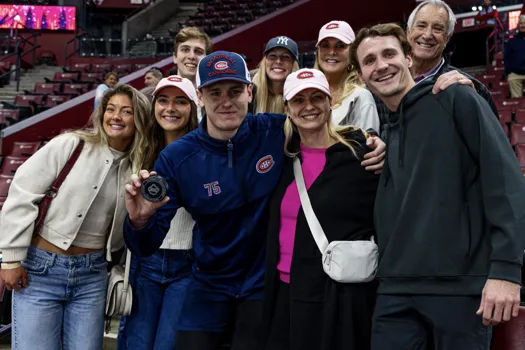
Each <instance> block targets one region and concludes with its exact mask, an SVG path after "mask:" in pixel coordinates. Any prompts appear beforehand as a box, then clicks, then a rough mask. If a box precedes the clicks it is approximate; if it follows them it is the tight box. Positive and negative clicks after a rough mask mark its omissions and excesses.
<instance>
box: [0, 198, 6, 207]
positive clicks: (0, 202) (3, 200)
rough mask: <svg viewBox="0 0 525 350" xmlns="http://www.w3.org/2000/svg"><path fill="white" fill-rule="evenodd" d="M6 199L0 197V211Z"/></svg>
mask: <svg viewBox="0 0 525 350" xmlns="http://www.w3.org/2000/svg"><path fill="white" fill-rule="evenodd" d="M6 199H7V197H0V210H2V207H3V206H4V203H5V200H6Z"/></svg>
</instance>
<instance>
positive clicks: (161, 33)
mask: <svg viewBox="0 0 525 350" xmlns="http://www.w3.org/2000/svg"><path fill="white" fill-rule="evenodd" d="M199 6H201V3H197V2H196V3H189V2H188V3H183V4H182V5H181V6H180V9H179V12H177V13H176V14H175V16H174V17H173V18H171V19H169V20H168V21H167V22H166V23H163V24H161V25H160V26H158V27H157V28H156V29H155V30H153V31H152V32H151V33H150V34H151V35H152V36H153V37H154V38H169V37H170V33H169V29H171V30H174V31H176V30H178V29H179V22H184V21H185V20H187V19H188V18H189V17H190V16H191V15H193V14H194V13H195V12H197V8H198V7H199ZM156 51H157V44H156V43H155V42H154V41H149V40H145V41H140V42H139V43H137V44H135V45H133V46H132V47H131V49H130V50H129V54H130V56H151V55H152V53H154V52H156Z"/></svg>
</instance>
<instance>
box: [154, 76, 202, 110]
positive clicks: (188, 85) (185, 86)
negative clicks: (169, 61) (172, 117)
mask: <svg viewBox="0 0 525 350" xmlns="http://www.w3.org/2000/svg"><path fill="white" fill-rule="evenodd" d="M169 86H174V87H177V88H179V89H181V90H182V92H184V94H185V95H186V97H188V98H189V99H190V101H193V102H194V103H195V104H196V105H197V106H198V105H199V101H198V100H197V92H196V91H195V87H194V86H193V83H192V82H191V81H190V80H189V79H186V78H182V77H179V76H178V75H170V76H169V77H166V78H163V79H161V80H160V81H159V83H158V84H157V86H156V87H155V91H153V96H157V94H158V93H159V91H160V90H162V89H164V88H166V87H169Z"/></svg>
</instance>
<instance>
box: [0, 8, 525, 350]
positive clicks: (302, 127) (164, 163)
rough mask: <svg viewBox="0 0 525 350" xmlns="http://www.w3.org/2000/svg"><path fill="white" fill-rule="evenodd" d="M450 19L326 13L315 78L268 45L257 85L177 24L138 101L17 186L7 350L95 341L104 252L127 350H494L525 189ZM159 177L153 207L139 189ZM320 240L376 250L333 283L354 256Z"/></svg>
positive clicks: (6, 225) (59, 145) (8, 253)
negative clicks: (450, 52) (172, 68)
mask: <svg viewBox="0 0 525 350" xmlns="http://www.w3.org/2000/svg"><path fill="white" fill-rule="evenodd" d="M454 23H455V18H454V14H453V13H452V11H451V10H450V8H449V7H448V5H446V4H445V3H444V2H442V1H441V0H426V1H424V2H422V3H420V4H419V5H418V6H417V7H416V8H415V9H414V11H413V13H412V14H411V16H410V18H409V21H408V28H407V32H406V33H405V32H404V31H403V29H402V28H400V27H399V26H398V25H396V24H378V25H375V26H373V27H370V28H363V29H361V30H360V31H359V32H358V33H357V35H356V34H355V33H354V31H353V30H352V28H351V27H350V25H349V24H348V23H346V22H344V21H331V22H329V23H327V24H325V25H323V27H322V28H321V29H320V31H319V38H318V42H317V45H316V53H317V54H316V63H315V67H314V68H311V69H310V68H303V69H299V64H298V61H299V60H298V58H299V51H298V47H297V44H296V43H295V42H294V41H293V40H292V39H291V38H288V37H286V36H279V37H276V38H273V39H271V40H270V41H269V42H268V43H267V45H266V49H265V51H264V55H263V58H262V60H261V62H260V63H259V65H258V70H257V73H256V74H255V76H254V77H253V78H252V77H251V76H250V73H249V71H248V68H247V66H246V63H245V61H244V59H243V58H242V57H241V56H240V55H239V54H237V53H233V52H226V51H217V52H212V46H211V41H210V39H209V37H208V36H207V35H206V34H204V33H202V32H201V31H199V30H198V29H197V28H191V27H189V28H184V29H182V30H181V31H180V32H179V33H178V35H177V37H176V38H175V47H174V62H175V63H176V65H177V72H176V74H175V75H170V76H168V77H166V78H163V79H161V80H160V81H159V82H158V83H157V84H156V86H155V89H154V90H153V92H152V100H151V103H150V100H149V99H148V97H146V96H145V95H144V94H142V93H141V92H139V91H137V90H135V89H134V88H132V87H130V86H128V85H124V84H123V85H116V86H115V87H114V88H111V89H108V91H106V92H105V93H104V95H103V98H102V100H101V103H100V105H99V106H98V107H97V109H96V110H95V111H94V112H93V114H92V116H91V125H90V126H89V128H86V129H83V130H78V131H73V132H69V133H65V134H63V135H60V136H58V137H56V138H54V139H53V140H52V141H51V142H49V143H48V144H47V145H46V146H44V147H43V148H42V149H41V150H39V151H38V152H37V153H36V154H35V155H33V156H32V157H31V158H30V159H29V160H28V161H27V162H26V163H24V164H23V165H22V166H21V167H20V168H19V170H18V171H17V173H16V174H15V178H14V179H13V182H12V185H11V188H10V192H9V196H8V198H7V200H6V202H5V204H4V207H3V210H2V212H1V216H0V228H1V232H2V235H0V250H1V251H2V255H3V261H2V269H1V270H0V277H1V278H2V279H3V280H4V281H5V283H6V285H7V287H8V288H9V289H13V290H14V293H13V341H12V343H13V347H14V349H18V350H25V349H42V350H47V349H56V348H63V349H65V350H67V349H86V350H92V349H93V350H98V349H101V347H102V336H103V327H104V305H105V297H106V287H107V261H111V262H112V263H116V262H115V261H114V260H117V258H116V257H115V255H116V254H114V253H117V252H119V251H122V249H123V247H124V245H125V246H126V247H127V249H129V250H130V251H131V252H132V256H131V262H130V263H131V273H130V276H131V277H130V283H131V286H132V291H133V304H132V311H131V314H130V315H129V316H126V317H123V318H122V319H121V325H120V330H119V339H118V345H117V347H118V349H121V350H123V349H132V350H136V349H138V350H140V349H155V350H159V349H178V350H217V349H219V348H221V346H223V345H225V344H229V346H230V348H231V349H232V350H246V349H260V350H285V349H286V350H299V349H301V350H303V349H312V350H320V349H327V350H328V349H330V350H332V349H335V350H337V349H341V350H343V349H345V350H352V349H354V350H366V349H373V350H389V349H392V350H403V349H407V350H408V349H422V350H426V349H427V347H429V346H432V347H433V348H434V349H436V350H444V349H447V350H448V349H458V350H459V349H486V350H488V349H489V348H490V339H491V332H492V326H493V325H496V324H498V323H500V322H506V321H509V320H510V319H511V318H512V317H515V316H517V313H518V307H519V302H520V285H521V266H522V261H523V251H524V245H525V242H524V241H523V238H522V234H521V233H522V232H523V230H524V229H525V207H523V205H522V204H521V203H522V201H523V198H525V179H524V178H523V176H522V173H521V170H520V168H519V165H518V163H517V160H516V158H515V156H514V153H513V151H512V149H511V147H510V145H509V144H508V141H507V139H506V137H505V135H504V134H503V132H502V130H501V128H500V126H499V124H498V121H497V117H496V116H495V113H497V111H496V109H495V106H494V103H493V102H492V100H491V98H490V94H489V93H488V91H487V89H486V88H485V87H484V86H483V85H482V84H480V83H479V82H477V81H476V80H475V79H473V78H472V77H470V76H468V75H466V74H464V73H462V72H460V71H458V70H456V69H454V68H453V67H451V66H450V65H449V64H448V62H446V61H445V60H443V58H442V52H443V49H444V47H445V45H446V43H447V41H448V39H450V35H451V34H452V32H453V30H454ZM496 115H497V114H496ZM377 134H380V137H377ZM79 145H80V146H79ZM79 149H80V156H79V157H78V160H77V161H76V163H75V164H74V165H73V167H72V168H71V170H70V172H69V175H68V176H67V177H66V178H65V181H64V182H63V184H62V186H61V187H60V188H59V190H58V192H57V193H56V195H55V196H54V198H53V200H52V202H51V205H50V207H49V210H48V212H47V215H46V217H45V221H44V224H43V225H42V227H41V229H40V231H39V232H34V222H35V219H36V218H37V216H38V213H39V202H40V201H41V200H42V198H43V197H44V196H45V195H46V193H48V191H49V189H50V186H51V185H52V183H53V182H54V180H55V179H56V178H57V176H58V175H59V173H60V172H61V170H62V169H63V168H64V166H65V164H66V162H67V161H68V159H69V158H70V157H72V155H73V154H75V152H78V151H79ZM299 174H301V175H299ZM151 176H160V177H162V178H163V179H164V180H165V181H166V183H167V189H166V196H165V197H164V199H162V200H161V201H159V202H152V201H148V200H146V199H145V198H144V197H143V196H142V194H141V186H142V183H143V181H144V180H146V179H148V178H150V177H151ZM53 190H54V189H53ZM316 222H317V224H315V223H316ZM319 232H321V233H319ZM319 235H321V236H324V238H323V239H324V240H325V241H327V243H328V242H332V243H333V242H339V241H340V242H354V243H355V245H352V246H351V247H352V249H354V254H355V256H356V259H362V257H357V256H358V255H359V254H360V252H362V251H363V249H364V248H362V247H365V246H366V247H370V246H372V247H375V248H376V250H377V254H370V255H369V256H368V258H367V259H368V260H367V262H368V263H369V264H366V265H370V266H375V264H377V265H378V268H377V271H375V269H374V271H373V273H372V274H371V276H369V277H370V278H361V279H358V280H356V281H354V282H352V283H345V282H340V281H338V280H337V279H334V278H333V276H332V275H331V274H330V273H328V272H327V270H326V266H327V263H330V261H327V260H331V259H332V258H333V259H338V258H340V259H344V258H345V257H336V256H331V255H330V252H329V251H326V250H324V251H323V249H322V247H321V245H320V244H319V241H320V238H319ZM321 240H322V239H321ZM376 243H377V245H376ZM360 247H361V248H360ZM374 251H375V250H374V249H372V252H374ZM112 260H113V261H112ZM334 261H336V260H334ZM359 261H361V260H359ZM117 263H118V262H117ZM349 265H352V266H351V267H352V268H353V269H356V272H357V275H360V273H361V272H362V270H360V269H364V268H365V266H363V264H352V263H350V264H349ZM353 265H356V266H353ZM341 268H342V267H341ZM374 277H375V278H374Z"/></svg>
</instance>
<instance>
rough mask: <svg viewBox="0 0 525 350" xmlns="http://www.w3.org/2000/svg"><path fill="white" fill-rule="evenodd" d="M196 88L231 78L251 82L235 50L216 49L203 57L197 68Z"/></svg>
mask: <svg viewBox="0 0 525 350" xmlns="http://www.w3.org/2000/svg"><path fill="white" fill-rule="evenodd" d="M196 80H197V88H198V89H201V88H203V87H204V86H207V85H210V84H213V83H217V82H219V81H225V80H233V81H238V82H241V83H245V84H251V83H252V82H251V80H250V71H249V70H248V67H246V62H244V59H243V58H242V57H241V55H239V54H237V53H235V52H228V51H217V52H213V53H211V54H209V55H208V56H206V57H204V58H203V59H202V60H201V61H200V62H199V67H198V68H197V79H196Z"/></svg>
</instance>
